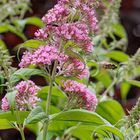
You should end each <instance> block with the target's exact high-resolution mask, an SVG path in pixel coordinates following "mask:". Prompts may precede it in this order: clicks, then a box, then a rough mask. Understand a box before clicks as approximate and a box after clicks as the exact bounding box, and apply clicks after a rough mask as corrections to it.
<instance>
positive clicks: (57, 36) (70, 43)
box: [2, 0, 98, 111]
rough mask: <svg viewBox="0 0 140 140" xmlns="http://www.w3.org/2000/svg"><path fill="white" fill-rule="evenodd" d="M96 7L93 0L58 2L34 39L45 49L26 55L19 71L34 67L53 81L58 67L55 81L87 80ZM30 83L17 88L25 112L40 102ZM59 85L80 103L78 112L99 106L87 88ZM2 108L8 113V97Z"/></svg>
mask: <svg viewBox="0 0 140 140" xmlns="http://www.w3.org/2000/svg"><path fill="white" fill-rule="evenodd" d="M95 3H96V1H94V0H59V1H58V2H57V4H56V5H55V6H54V8H52V9H51V10H49V11H48V13H47V14H46V15H45V16H44V17H43V18H42V20H43V22H44V24H45V27H43V28H42V29H39V30H38V31H37V32H36V33H35V38H36V39H38V40H40V41H42V42H44V43H46V45H43V46H39V47H38V48H37V49H33V50H31V51H26V52H24V54H23V56H22V59H21V62H20V63H19V67H21V68H26V67H28V66H30V65H35V66H37V67H38V68H41V69H42V70H44V71H45V72H46V74H48V76H50V77H51V76H52V71H53V68H54V67H55V66H54V65H56V69H55V73H54V74H55V77H56V76H63V77H64V78H67V79H68V78H69V77H74V78H76V79H83V78H88V77H89V70H88V67H87V66H86V62H84V58H86V55H87V54H88V55H89V54H90V53H91V52H92V51H93V45H94V43H93V42H92V38H91V37H92V35H94V34H95V33H96V31H97V30H98V21H97V17H96V12H95V9H94V4H95ZM83 57H84V58H83ZM85 61H86V59H85ZM29 83H30V82H29ZM29 83H28V84H29ZM31 83H32V82H31ZM31 83H30V84H29V85H28V84H27V82H23V83H22V84H21V83H20V84H19V85H18V86H16V87H18V88H17V89H18V94H17V95H16V105H17V107H18V108H19V109H20V110H26V109H27V106H26V105H27V103H29V104H31V105H32V107H35V105H36V101H38V98H37V97H35V94H36V92H37V89H38V88H37V87H36V86H35V85H34V86H33V87H34V92H27V90H28V88H29V87H30V86H31V85H32V84H33V83H32V84H31ZM60 83H62V85H60V86H61V87H62V90H64V91H65V92H66V93H68V98H69V99H70V98H73V97H75V96H76V97H75V98H76V99H78V100H77V104H76V105H75V108H77V107H78V108H84V109H87V110H95V108H96V105H97V102H98V101H97V98H96V95H95V94H94V93H92V92H91V91H90V90H89V89H88V88H87V87H86V86H85V85H83V84H81V83H78V82H76V81H71V80H67V81H63V82H60ZM26 84H27V85H28V87H27V89H26V88H25V89H24V88H22V87H23V86H21V85H24V86H25V87H26ZM20 86H21V87H20ZM35 87H36V88H35ZM19 89H20V90H21V91H19ZM26 93H28V94H26ZM22 95H23V96H22ZM27 95H28V96H27ZM26 96H27V97H28V98H27V97H26ZM2 108H3V110H5V111H6V110H8V109H9V105H8V102H7V99H6V97H4V99H3V102H2Z"/></svg>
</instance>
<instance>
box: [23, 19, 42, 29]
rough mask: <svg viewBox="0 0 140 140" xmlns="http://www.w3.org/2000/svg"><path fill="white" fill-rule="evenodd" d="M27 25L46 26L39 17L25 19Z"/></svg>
mask: <svg viewBox="0 0 140 140" xmlns="http://www.w3.org/2000/svg"><path fill="white" fill-rule="evenodd" d="M25 23H26V24H32V25H36V26H38V27H43V26H44V24H43V22H42V20H41V19H40V18H38V17H29V18H26V19H25Z"/></svg>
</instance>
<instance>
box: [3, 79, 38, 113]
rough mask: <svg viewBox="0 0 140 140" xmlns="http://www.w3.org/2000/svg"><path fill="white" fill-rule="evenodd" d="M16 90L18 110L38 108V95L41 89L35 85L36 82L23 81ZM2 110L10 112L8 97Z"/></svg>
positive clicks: (4, 100)
mask: <svg viewBox="0 0 140 140" xmlns="http://www.w3.org/2000/svg"><path fill="white" fill-rule="evenodd" d="M15 89H16V90H17V93H16V96H15V106H16V108H17V109H18V110H21V111H25V110H31V109H32V108H35V107H36V105H37V102H38V101H39V98H38V97H37V96H36V95H37V92H38V90H39V89H40V88H39V87H38V86H37V85H35V83H34V82H32V81H31V80H28V81H21V82H20V83H19V84H17V85H16V87H15ZM1 108H2V110H3V111H8V110H9V109H10V107H9V103H8V99H7V97H6V96H5V97H4V98H3V99H2V105H1Z"/></svg>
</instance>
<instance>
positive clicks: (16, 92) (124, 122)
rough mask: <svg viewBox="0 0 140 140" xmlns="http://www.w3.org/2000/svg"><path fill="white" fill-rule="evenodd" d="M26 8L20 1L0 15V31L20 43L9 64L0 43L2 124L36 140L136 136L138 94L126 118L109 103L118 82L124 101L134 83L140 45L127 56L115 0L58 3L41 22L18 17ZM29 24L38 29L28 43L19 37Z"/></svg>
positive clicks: (138, 133) (113, 102) (116, 104)
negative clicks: (16, 61)
mask: <svg viewBox="0 0 140 140" xmlns="http://www.w3.org/2000/svg"><path fill="white" fill-rule="evenodd" d="M4 2H5V3H4ZM10 2H12V1H9V3H10ZM13 2H14V1H13ZM15 2H17V5H18V4H19V3H18V1H15ZM6 4H7V3H6V1H3V4H2V5H3V7H4V6H5V5H6ZM19 5H20V4H19ZM19 5H18V6H19ZM29 5H30V4H29V1H26V0H23V5H20V6H19V9H20V10H19V9H18V10H17V8H15V7H13V9H15V11H14V10H13V9H12V8H11V9H12V10H13V14H12V15H8V12H7V15H6V16H5V17H4V16H3V19H0V22H1V25H0V33H4V32H6V31H10V32H13V33H15V34H16V35H17V36H19V37H21V38H22V39H23V41H24V43H21V44H18V45H17V46H16V47H15V50H16V51H17V54H16V55H17V58H18V59H19V64H18V68H15V67H13V66H12V58H13V56H10V55H9V53H8V50H7V47H6V45H5V43H4V42H3V41H2V40H0V70H1V71H0V82H1V87H0V92H1V93H3V92H4V91H6V94H5V95H4V97H3V98H2V100H1V110H0V129H1V130H4V129H11V128H12V129H16V130H17V131H19V132H20V134H21V138H22V140H26V136H25V134H24V130H25V128H27V129H29V130H30V131H32V132H33V133H34V134H35V135H36V139H37V140H139V139H140V131H139V130H140V99H138V102H137V103H136V105H135V107H134V108H133V109H132V110H131V111H129V112H128V115H126V112H125V111H124V109H123V107H122V106H121V104H120V103H119V102H118V101H116V100H114V95H115V94H116V87H119V88H120V91H121V98H122V99H123V100H125V101H126V97H127V94H128V92H129V89H130V87H131V86H132V85H133V86H137V87H140V82H139V81H137V80H135V79H136V77H138V76H139V75H140V65H139V64H140V49H138V50H137V52H136V53H135V54H134V55H133V56H128V55H127V54H126V53H125V50H126V46H127V35H126V33H125V30H124V28H123V27H122V25H121V24H120V21H119V8H120V5H121V0H102V1H101V0H58V2H57V4H56V5H54V7H53V8H52V9H50V10H49V11H48V12H47V13H46V15H44V16H43V17H42V19H39V18H36V17H31V18H27V19H22V18H23V17H24V16H23V15H24V14H25V11H26V10H29ZM14 6H15V5H14ZM1 7H2V6H1ZM22 8H23V10H21V9H22ZM0 14H1V12H0ZM9 14H10V13H9ZM15 16H16V19H14V20H13V18H15ZM28 23H30V24H33V25H37V26H38V27H40V29H39V30H37V31H36V32H35V37H34V39H30V40H28V39H27V38H26V36H25V35H24V34H23V29H24V26H25V25H26V24H28ZM21 55H22V56H21ZM20 56H21V57H20ZM33 76H40V78H42V79H44V81H45V82H44V83H45V86H40V85H38V84H37V82H36V81H33V80H32V77H33ZM38 80H39V79H38Z"/></svg>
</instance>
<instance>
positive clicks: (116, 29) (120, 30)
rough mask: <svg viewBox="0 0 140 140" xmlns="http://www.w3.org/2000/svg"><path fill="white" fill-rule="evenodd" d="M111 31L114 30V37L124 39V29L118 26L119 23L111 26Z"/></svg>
mask: <svg viewBox="0 0 140 140" xmlns="http://www.w3.org/2000/svg"><path fill="white" fill-rule="evenodd" d="M113 29H114V33H115V34H116V35H118V36H119V37H121V38H124V37H126V32H125V29H124V27H123V26H122V25H121V24H119V23H118V24H114V25H113Z"/></svg>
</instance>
